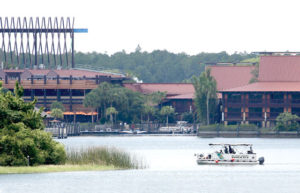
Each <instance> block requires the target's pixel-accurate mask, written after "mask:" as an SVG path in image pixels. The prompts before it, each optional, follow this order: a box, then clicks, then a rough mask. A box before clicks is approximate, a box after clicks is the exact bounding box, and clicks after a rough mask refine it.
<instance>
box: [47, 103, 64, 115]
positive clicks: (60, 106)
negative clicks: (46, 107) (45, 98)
mask: <svg viewBox="0 0 300 193" xmlns="http://www.w3.org/2000/svg"><path fill="white" fill-rule="evenodd" d="M50 109H51V111H52V109H60V110H61V111H62V112H64V111H65V107H64V105H63V104H62V103H61V102H58V101H55V102H53V103H52V104H51V107H50Z"/></svg>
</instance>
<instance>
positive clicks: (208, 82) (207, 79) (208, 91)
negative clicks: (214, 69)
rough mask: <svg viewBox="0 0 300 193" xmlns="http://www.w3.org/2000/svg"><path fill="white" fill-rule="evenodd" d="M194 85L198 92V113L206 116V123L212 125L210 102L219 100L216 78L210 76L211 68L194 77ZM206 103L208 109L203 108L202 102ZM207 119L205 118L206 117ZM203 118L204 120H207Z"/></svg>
mask: <svg viewBox="0 0 300 193" xmlns="http://www.w3.org/2000/svg"><path fill="white" fill-rule="evenodd" d="M192 81H193V85H194V88H195V91H196V93H195V94H196V105H197V110H198V113H199V114H200V116H201V115H203V114H204V112H205V110H206V112H205V114H206V123H207V125H209V124H210V118H209V117H210V116H209V115H210V101H211V99H213V100H215V99H216V98H217V94H216V93H217V82H216V80H215V79H214V77H212V76H211V74H210V68H207V69H206V70H205V71H204V72H202V73H201V75H200V76H199V77H195V76H194V77H193V79H192ZM204 100H205V103H206V109H205V110H204V108H203V107H202V102H203V103H204ZM204 117H205V116H204ZM204 117H202V119H205V118H204Z"/></svg>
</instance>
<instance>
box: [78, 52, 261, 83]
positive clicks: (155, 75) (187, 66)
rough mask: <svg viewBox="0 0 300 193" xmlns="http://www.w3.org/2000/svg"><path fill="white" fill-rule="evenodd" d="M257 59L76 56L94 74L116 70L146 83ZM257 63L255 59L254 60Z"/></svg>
mask: <svg viewBox="0 0 300 193" xmlns="http://www.w3.org/2000/svg"><path fill="white" fill-rule="evenodd" d="M255 57H256V56H255V55H252V54H247V53H235V54H232V55H229V54H227V53H226V52H220V53H200V54H198V55H192V56H190V55H187V54H184V53H180V54H174V53H170V52H168V51H165V50H163V51H161V50H155V51H153V52H151V53H148V52H141V51H140V49H138V50H136V51H135V52H132V53H126V52H125V51H123V52H117V53H115V54H113V55H111V56H109V55H107V54H102V53H96V52H93V53H81V52H77V53H76V54H75V61H76V67H78V68H89V69H94V70H113V71H114V72H123V73H127V74H130V75H134V76H137V77H138V78H139V79H141V80H143V82H153V83H156V82H162V83H165V82H182V81H183V80H187V79H189V78H190V77H191V76H193V75H199V74H200V73H201V72H202V71H203V70H204V66H205V64H207V63H219V62H233V63H238V62H241V61H253V59H252V58H255ZM254 60H255V59H254Z"/></svg>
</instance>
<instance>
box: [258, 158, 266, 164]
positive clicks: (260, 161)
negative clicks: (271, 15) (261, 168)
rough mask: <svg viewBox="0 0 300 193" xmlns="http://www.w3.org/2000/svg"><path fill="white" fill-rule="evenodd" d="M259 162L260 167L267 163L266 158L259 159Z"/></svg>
mask: <svg viewBox="0 0 300 193" xmlns="http://www.w3.org/2000/svg"><path fill="white" fill-rule="evenodd" d="M258 162H259V165H263V164H264V162H265V158H264V157H260V158H258Z"/></svg>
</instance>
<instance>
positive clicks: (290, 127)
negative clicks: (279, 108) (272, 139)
mask: <svg viewBox="0 0 300 193" xmlns="http://www.w3.org/2000/svg"><path fill="white" fill-rule="evenodd" d="M298 121H299V117H298V116H297V115H294V114H291V113H289V112H284V113H280V114H279V115H278V116H277V118H276V129H277V131H296V130H297V129H298V128H299V123H298Z"/></svg>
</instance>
